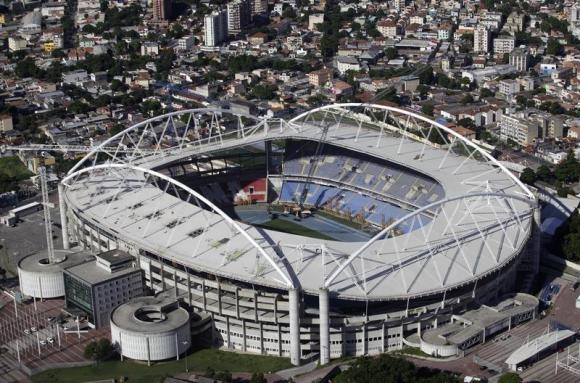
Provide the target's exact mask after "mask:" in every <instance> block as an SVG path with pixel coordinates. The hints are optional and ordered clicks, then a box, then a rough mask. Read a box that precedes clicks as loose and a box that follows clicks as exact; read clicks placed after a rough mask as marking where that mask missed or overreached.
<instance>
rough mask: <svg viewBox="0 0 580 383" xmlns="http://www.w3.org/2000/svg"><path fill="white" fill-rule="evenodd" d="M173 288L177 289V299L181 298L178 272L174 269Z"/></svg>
mask: <svg viewBox="0 0 580 383" xmlns="http://www.w3.org/2000/svg"><path fill="white" fill-rule="evenodd" d="M173 286H174V287H175V298H177V297H178V296H179V287H177V270H176V269H173Z"/></svg>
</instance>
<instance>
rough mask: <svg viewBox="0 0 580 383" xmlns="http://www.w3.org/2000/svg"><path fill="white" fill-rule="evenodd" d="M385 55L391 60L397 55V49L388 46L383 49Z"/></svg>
mask: <svg viewBox="0 0 580 383" xmlns="http://www.w3.org/2000/svg"><path fill="white" fill-rule="evenodd" d="M385 56H386V57H387V58H388V59H389V60H392V59H394V58H396V57H397V50H396V49H395V48H393V47H388V48H387V49H385Z"/></svg>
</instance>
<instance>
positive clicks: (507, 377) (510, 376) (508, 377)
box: [498, 372, 522, 383]
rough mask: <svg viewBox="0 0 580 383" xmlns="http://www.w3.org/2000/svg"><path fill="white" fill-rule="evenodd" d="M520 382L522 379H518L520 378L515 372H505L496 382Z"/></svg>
mask: <svg viewBox="0 0 580 383" xmlns="http://www.w3.org/2000/svg"><path fill="white" fill-rule="evenodd" d="M521 382H522V378H520V376H519V375H518V374H516V373H515V372H507V373H505V374H503V375H502V376H501V377H500V378H499V380H498V383H521Z"/></svg>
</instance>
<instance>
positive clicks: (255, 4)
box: [250, 0, 268, 17]
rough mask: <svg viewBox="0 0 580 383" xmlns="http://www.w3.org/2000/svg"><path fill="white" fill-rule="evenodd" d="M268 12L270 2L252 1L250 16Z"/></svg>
mask: <svg viewBox="0 0 580 383" xmlns="http://www.w3.org/2000/svg"><path fill="white" fill-rule="evenodd" d="M267 12H268V0H250V14H251V15H252V17H254V16H256V15H262V14H265V13H267Z"/></svg>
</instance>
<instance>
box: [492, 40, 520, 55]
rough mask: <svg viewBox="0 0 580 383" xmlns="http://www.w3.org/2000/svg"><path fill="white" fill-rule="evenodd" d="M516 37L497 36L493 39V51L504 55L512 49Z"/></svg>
mask: <svg viewBox="0 0 580 383" xmlns="http://www.w3.org/2000/svg"><path fill="white" fill-rule="evenodd" d="M515 43H516V39H515V38H513V37H511V36H499V37H496V38H495V39H493V53H494V54H495V55H504V54H506V53H510V52H511V51H513V50H514V47H515Z"/></svg>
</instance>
